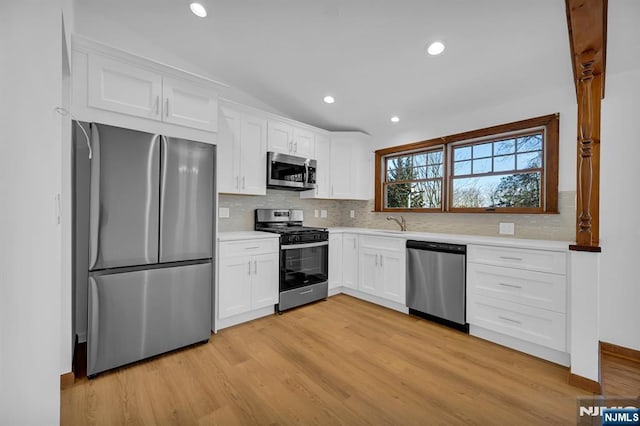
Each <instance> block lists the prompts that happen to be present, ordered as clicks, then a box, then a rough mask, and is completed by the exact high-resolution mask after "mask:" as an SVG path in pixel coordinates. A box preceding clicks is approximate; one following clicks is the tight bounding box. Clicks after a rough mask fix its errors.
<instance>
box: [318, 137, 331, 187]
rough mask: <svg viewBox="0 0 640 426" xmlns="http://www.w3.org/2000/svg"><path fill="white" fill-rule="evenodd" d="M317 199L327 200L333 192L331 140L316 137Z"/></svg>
mask: <svg viewBox="0 0 640 426" xmlns="http://www.w3.org/2000/svg"><path fill="white" fill-rule="evenodd" d="M315 159H316V161H317V165H316V184H317V186H316V189H315V190H316V197H319V198H327V197H329V192H330V190H331V139H330V138H329V137H328V136H325V135H316V156H315Z"/></svg>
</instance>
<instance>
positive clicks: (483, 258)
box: [467, 245, 567, 274]
mask: <svg viewBox="0 0 640 426" xmlns="http://www.w3.org/2000/svg"><path fill="white" fill-rule="evenodd" d="M467 261H469V262H475V263H485V264H488V265H496V266H507V267H510V268H519V269H528V270H531V271H540V272H549V273H552V274H566V270H567V255H566V253H560V252H556V251H546V250H529V249H518V248H511V247H493V246H477V245H469V246H467Z"/></svg>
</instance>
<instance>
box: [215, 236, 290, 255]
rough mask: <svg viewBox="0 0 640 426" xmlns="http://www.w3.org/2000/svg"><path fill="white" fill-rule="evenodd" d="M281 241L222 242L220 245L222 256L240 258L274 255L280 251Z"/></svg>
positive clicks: (271, 239) (270, 239)
mask: <svg viewBox="0 0 640 426" xmlns="http://www.w3.org/2000/svg"><path fill="white" fill-rule="evenodd" d="M278 245H279V240H278V239H277V238H269V239H263V240H242V241H222V242H221V243H220V256H221V257H229V256H238V255H247V256H250V255H252V254H262V253H273V252H277V251H278Z"/></svg>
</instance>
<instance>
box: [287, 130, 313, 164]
mask: <svg viewBox="0 0 640 426" xmlns="http://www.w3.org/2000/svg"><path fill="white" fill-rule="evenodd" d="M315 146H316V145H315V138H314V135H313V133H312V132H310V131H309V130H306V129H301V128H298V127H294V128H293V152H292V154H293V155H297V156H299V157H304V158H314V155H315V151H316V148H315Z"/></svg>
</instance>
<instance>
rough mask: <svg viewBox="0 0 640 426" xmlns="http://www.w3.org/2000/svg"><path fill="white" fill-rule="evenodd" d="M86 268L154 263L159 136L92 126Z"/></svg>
mask: <svg viewBox="0 0 640 426" xmlns="http://www.w3.org/2000/svg"><path fill="white" fill-rule="evenodd" d="M91 145H92V150H93V157H92V160H91V196H90V219H89V222H90V224H89V241H90V244H89V245H90V247H89V269H90V270H98V269H105V268H116V267H122V266H135V265H146V264H151V263H157V262H158V216H159V214H158V209H159V201H158V198H159V194H158V193H159V183H158V178H159V168H160V137H159V135H152V134H149V133H143V132H137V131H134V130H129V129H122V128H119V127H113V126H107V125H104V124H95V123H94V124H92V125H91Z"/></svg>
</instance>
